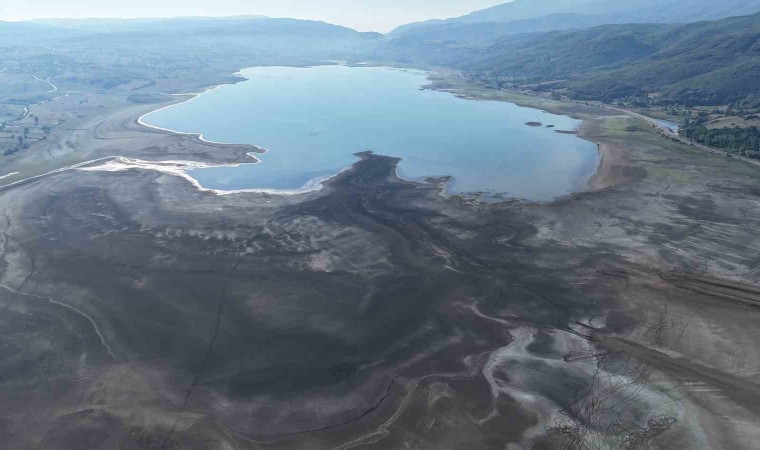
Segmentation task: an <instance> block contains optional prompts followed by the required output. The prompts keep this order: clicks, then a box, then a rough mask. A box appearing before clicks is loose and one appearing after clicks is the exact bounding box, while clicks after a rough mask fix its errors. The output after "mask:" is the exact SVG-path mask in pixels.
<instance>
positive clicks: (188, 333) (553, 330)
mask: <svg viewBox="0 0 760 450" xmlns="http://www.w3.org/2000/svg"><path fill="white" fill-rule="evenodd" d="M206 81H208V82H207V83H204V84H206V85H211V84H218V82H219V80H206ZM191 89H193V86H189V87H188V89H187V90H188V91H189V90H191ZM461 94H462V95H465V94H467V93H466V92H462V93H461ZM476 94H479V95H504V94H503V93H492V92H490V91H488V92H485V91H479V92H476ZM114 97H115V96H114ZM117 100H118V98H116V99H115V100H113V101H114V106H113V108H112V109H110V110H109V111H108V112H102V113H101V112H98V113H97V114H98V115H97V116H95V117H91V118H88V120H87V122H86V126H83V127H82V129H80V130H76V131H70V132H69V133H71V135H73V136H76V139H71V146H66V147H65V148H63V149H62V151H69V150H71V151H72V152H74V153H76V154H77V155H79V156H80V157H83V158H84V157H86V158H87V160H96V159H97V160H98V161H99V162H96V163H93V164H86V165H76V166H72V165H70V164H72V163H74V161H71V162H69V163H68V165H67V166H68V167H71V168H70V169H69V170H59V171H51V172H49V174H48V175H45V176H40V177H36V178H32V179H27V180H26V181H24V182H23V183H19V184H15V185H12V186H9V187H7V188H6V189H4V190H2V191H0V211H2V212H3V216H0V250H1V251H2V257H1V258H0V285H1V286H0V307H1V308H2V309H3V314H2V315H0V338H1V339H2V340H1V341H0V343H1V344H2V345H0V369H2V371H1V372H0V373H1V374H2V377H0V405H1V406H0V425H1V426H0V442H3V443H4V445H5V446H6V447H8V448H14V449H16V448H18V449H46V450H51V449H55V450H75V449H76V450H79V449H81V448H88V449H93V450H106V449H108V450H111V449H114V448H120V449H129V450H136V449H140V450H144V449H156V450H158V449H161V450H167V449H180V448H182V449H185V448H187V449H209V448H210V449H236V450H237V449H257V450H258V449H294V450H295V449H304V448H307V449H358V448H375V449H393V450H395V449H399V448H415V449H430V450H433V449H435V450H439V449H440V450H455V449H456V450H458V449H463V448H465V449H469V448H478V449H481V448H482V449H494V450H496V449H499V450H501V449H504V448H505V447H506V448H536V449H551V448H577V447H579V446H580V445H581V443H582V444H583V445H585V446H586V448H599V447H602V448H604V447H606V448H625V447H626V446H628V448H662V447H663V446H664V447H665V448H669V449H684V450H685V449H708V448H736V449H745V448H746V449H751V448H754V447H755V446H756V445H755V444H756V442H757V439H758V429H757V426H756V424H757V423H758V418H760V408H758V405H760V384H758V381H759V380H760V371H759V369H758V368H759V367H760V356H759V355H758V353H757V352H756V348H757V346H758V343H760V329H759V328H758V327H757V326H756V324H757V323H758V320H760V309H758V308H757V307H756V306H755V305H754V304H755V303H756V299H757V295H758V294H757V292H758V289H757V288H756V287H754V286H757V284H758V280H759V279H760V266H759V265H758V257H757V255H758V254H760V237H759V236H760V214H758V207H757V205H758V204H760V191H758V189H757V185H758V182H760V176H759V175H758V171H757V169H756V168H755V167H754V166H746V165H744V164H743V163H741V162H739V161H735V160H733V159H727V158H720V157H715V156H712V155H709V154H707V155H706V154H702V153H700V152H698V151H695V150H694V149H692V148H690V147H688V146H684V145H680V144H677V143H674V142H672V141H670V140H667V139H664V138H662V137H661V136H659V135H658V133H657V131H656V130H654V129H653V128H652V127H651V126H649V125H648V124H646V123H644V122H640V121H639V120H637V119H631V118H625V117H619V116H618V117H610V116H609V115H608V114H609V113H606V112H605V111H603V110H598V109H595V108H592V107H589V106H584V105H565V104H561V103H557V102H554V101H552V100H549V99H526V100H525V101H533V102H544V103H543V105H536V106H538V107H540V108H546V109H551V110H556V111H557V112H561V113H565V114H568V115H574V116H579V117H582V118H584V119H585V120H586V121H585V123H584V125H583V127H582V128H581V129H579V132H580V133H581V134H582V135H583V136H584V137H587V138H588V139H591V140H592V141H594V142H597V143H599V145H600V147H601V148H602V151H603V152H607V153H605V154H606V155H607V154H611V155H615V157H614V158H612V157H605V158H604V166H605V167H606V168H607V173H608V175H609V176H608V177H607V178H606V179H607V180H612V181H610V182H606V183H605V184H604V187H605V188H604V189H603V190H601V191H599V192H588V193H580V194H575V195H572V196H570V197H567V198H565V199H562V200H559V201H555V202H552V203H548V204H541V205H535V204H525V203H496V204H490V205H482V204H481V205H472V204H471V203H472V202H467V201H466V200H463V199H460V198H457V197H443V196H441V195H439V189H440V186H439V185H438V184H436V183H425V182H411V181H407V180H403V179H400V178H399V177H397V176H396V167H397V165H398V164H399V160H398V159H395V158H391V157H386V156H380V155H370V154H363V155H361V157H360V159H359V160H358V162H357V163H356V164H354V165H353V166H352V167H351V168H350V169H348V170H346V171H343V172H342V173H340V174H339V175H338V176H335V177H333V178H331V179H330V180H328V181H327V182H326V184H325V188H324V189H321V190H319V191H312V192H308V193H303V194H299V195H289V196H283V195H273V194H268V193H251V192H245V193H231V194H229V195H223V196H220V195H215V194H214V193H213V192H208V191H203V190H199V189H197V187H196V186H194V185H193V184H192V183H190V182H188V180H187V179H185V178H183V177H180V176H176V175H177V174H178V173H177V171H176V170H178V169H177V168H176V167H175V166H177V165H179V164H180V163H167V162H166V161H180V162H182V164H184V166H183V167H187V166H191V164H190V163H189V162H193V163H194V164H198V165H200V164H207V165H214V164H234V163H238V162H241V161H244V160H245V154H246V153H247V152H249V151H252V149H251V148H249V147H247V146H241V145H230V146H225V145H219V144H212V143H204V142H201V141H199V140H198V139H196V138H194V137H192V136H183V135H176V134H173V133H168V132H163V131H160V130H151V129H147V128H145V127H142V126H140V125H139V124H137V123H136V122H135V121H136V118H137V117H140V116H142V115H143V114H145V113H146V112H147V111H148V110H149V109H155V105H129V104H127V103H126V102H125V103H124V105H126V106H119V104H117V103H116V102H117ZM170 100H171V101H178V100H179V99H177V98H172V99H170ZM74 107H75V108H76V106H74ZM544 123H545V122H544ZM521 126H524V125H521ZM525 128H528V127H525ZM549 130H551V129H549ZM552 132H553V131H552ZM61 133H63V130H61ZM569 137H572V138H576V137H575V136H569ZM64 138H65V136H64ZM42 145H49V146H50V147H48V149H49V150H51V151H54V150H55V147H54V145H55V142H52V141H51V142H50V143H43V144H42ZM38 150H39V149H37V148H36V147H35V148H32V149H30V151H29V154H28V155H29V156H28V157H29V158H31V157H32V156H33V155H34V153H33V152H35V151H38ZM43 154H44V153H43ZM54 154H55V153H54ZM109 155H122V156H123V157H124V158H125V160H127V161H133V163H131V164H126V163H124V164H121V166H120V167H117V166H118V165H117V164H115V162H114V161H112V160H111V159H110V158H107V157H108V156H109ZM102 158H105V159H102ZM135 161H137V162H139V164H138V163H134V162H135ZM160 161H164V163H160ZM148 162H150V163H148ZM109 164H110V166H109ZM401 164H402V165H403V161H401ZM61 165H62V164H61ZM162 165H163V166H166V167H165V168H164V169H162V170H158V167H159V166H162ZM85 166H87V167H85ZM262 167H263V166H262ZM7 170H8V171H9V172H15V171H19V168H18V167H17V166H9V167H8V169H7ZM9 179H12V177H11V178H9Z"/></svg>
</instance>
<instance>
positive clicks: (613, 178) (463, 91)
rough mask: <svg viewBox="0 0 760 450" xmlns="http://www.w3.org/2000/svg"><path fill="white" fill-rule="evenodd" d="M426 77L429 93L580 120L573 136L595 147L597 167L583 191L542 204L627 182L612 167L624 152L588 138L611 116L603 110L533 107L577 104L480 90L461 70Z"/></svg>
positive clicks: (621, 163) (622, 163) (619, 162)
mask: <svg viewBox="0 0 760 450" xmlns="http://www.w3.org/2000/svg"><path fill="white" fill-rule="evenodd" d="M436 73H438V74H441V75H443V81H444V82H446V81H451V75H454V77H455V78H456V79H458V80H460V81H461V82H463V83H465V86H462V87H460V88H456V87H454V88H451V87H446V86H440V85H437V84H436V79H435V78H433V77H432V75H435V74H436ZM429 74H430V75H431V77H429V78H428V79H429V80H430V81H431V83H430V85H429V86H428V87H427V88H429V89H431V90H435V91H438V92H446V93H449V94H452V95H456V96H459V97H461V98H465V99H469V100H493V101H502V102H507V103H512V104H515V105H517V106H521V107H525V108H531V109H536V110H539V111H544V112H547V113H549V114H556V115H562V116H567V117H570V118H573V119H576V120H580V121H581V123H580V124H579V125H578V127H577V128H576V131H577V133H575V134H576V136H578V137H579V138H580V139H583V140H586V141H588V142H591V143H592V144H594V145H596V147H597V152H598V154H599V163H598V165H597V168H596V169H595V170H594V172H593V173H592V174H591V175H590V176H589V177H588V179H587V180H586V181H585V183H583V185H584V186H585V187H586V189H582V190H578V191H577V192H572V193H569V194H567V195H564V196H560V197H557V198H555V199H554V200H551V201H548V202H541V203H554V202H558V201H562V200H563V199H566V198H569V197H572V196H574V195H578V194H583V193H587V192H598V191H602V190H605V189H608V188H610V187H613V186H616V185H618V184H620V183H622V182H625V181H626V180H627V178H624V177H621V176H619V175H617V174H615V170H614V168H615V167H619V166H626V165H628V164H627V163H626V160H625V158H624V157H623V153H624V152H625V151H624V149H623V148H617V147H616V146H613V145H610V144H608V143H602V142H599V141H598V139H595V138H594V137H593V136H591V128H592V127H593V125H592V124H593V122H594V121H599V120H603V119H605V118H606V117H610V116H609V115H605V114H604V113H605V111H604V109H603V108H601V107H598V106H589V108H593V109H596V110H598V112H599V113H600V114H599V115H597V116H585V117H583V116H582V115H580V114H577V113H576V114H573V113H572V112H571V111H564V110H562V109H558V108H551V107H547V106H545V105H536V104H535V102H530V101H528V99H533V98H537V99H542V100H550V101H551V102H553V103H558V104H562V105H565V106H568V107H570V106H577V104H575V103H573V102H568V101H564V100H554V99H549V98H543V97H539V96H535V97H534V96H530V95H526V94H524V93H522V92H518V91H510V90H497V89H488V88H483V87H481V86H478V85H475V84H473V83H471V82H469V81H468V80H467V79H466V78H465V77H464V75H463V74H462V73H461V72H460V71H458V70H455V69H449V68H446V67H437V68H432V69H430V70H429ZM478 92H485V93H487V94H502V95H506V96H507V97H509V98H498V99H496V98H483V97H481V96H479V95H478Z"/></svg>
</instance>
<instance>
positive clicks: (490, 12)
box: [391, 0, 760, 36]
mask: <svg viewBox="0 0 760 450" xmlns="http://www.w3.org/2000/svg"><path fill="white" fill-rule="evenodd" d="M756 12H760V0H721V1H716V0H625V1H621V0H515V1H513V2H509V3H504V4H501V5H497V6H493V7H491V8H487V9H484V10H480V11H475V12H472V13H470V14H467V15H465V16H462V17H456V18H451V19H445V20H430V21H426V22H418V23H412V24H408V25H404V26H401V27H399V28H397V29H396V30H394V31H393V32H392V33H391V35H392V36H393V35H398V34H401V33H405V32H408V31H411V30H414V29H418V28H430V29H432V28H435V27H438V26H441V25H444V26H445V25H450V24H453V23H458V24H478V25H480V24H483V23H487V22H498V23H502V24H504V23H510V22H516V23H515V24H514V25H516V27H517V29H516V30H515V31H513V32H528V31H546V30H548V29H564V28H577V27H582V26H584V25H587V26H588V25H591V26H593V25H603V24H615V23H688V22H697V21H704V20H716V19H722V18H725V17H734V16H744V15H749V14H754V13H756ZM548 16H554V19H550V18H548ZM561 19H564V20H561ZM534 21H535V22H534ZM552 22H553V23H554V24H555V26H556V27H557V28H550V27H551V23H552ZM532 23H534V24H535V29H532V30H531V29H530V28H531V24H532ZM509 28H510V27H509V26H507V27H504V28H503V29H504V30H509ZM430 29H429V30H428V32H430V31H431V30H430ZM443 29H445V27H444V28H443Z"/></svg>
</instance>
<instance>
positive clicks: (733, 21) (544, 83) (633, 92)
mask: <svg viewBox="0 0 760 450" xmlns="http://www.w3.org/2000/svg"><path fill="white" fill-rule="evenodd" d="M486 30H487V28H486ZM378 53H379V54H380V56H381V57H385V58H389V59H390V58H392V59H396V60H400V61H407V62H418V63H427V64H436V65H445V66H451V67H455V68H458V69H460V70H463V71H465V72H468V73H470V74H472V75H473V76H475V77H478V78H480V79H481V80H482V81H485V82H488V83H492V84H496V85H516V84H517V85H525V84H530V85H532V87H533V88H534V89H544V90H548V89H551V90H560V91H564V92H566V93H568V94H569V95H571V96H573V97H576V98H593V99H601V100H605V101H614V100H618V99H623V98H631V97H642V98H649V99H658V100H659V101H661V102H678V103H684V104H694V105H700V104H709V105H716V104H723V103H727V102H738V101H751V102H758V101H759V100H758V97H760V95H759V94H760V14H753V15H751V16H745V17H737V18H729V19H722V20H718V21H710V22H697V23H692V24H687V25H669V24H626V25H605V26H598V27H594V28H590V29H585V30H573V31H553V32H545V33H529V34H516V35H507V36H501V37H499V38H497V39H495V40H494V41H493V42H491V43H490V44H487V45H482V44H481V45H473V44H472V43H458V44H457V43H453V42H451V41H448V42H441V41H428V42H426V43H424V44H420V43H419V42H414V43H413V42H404V41H403V40H401V39H395V40H391V41H390V42H387V43H386V44H385V45H384V46H383V47H382V48H380V49H379V50H378Z"/></svg>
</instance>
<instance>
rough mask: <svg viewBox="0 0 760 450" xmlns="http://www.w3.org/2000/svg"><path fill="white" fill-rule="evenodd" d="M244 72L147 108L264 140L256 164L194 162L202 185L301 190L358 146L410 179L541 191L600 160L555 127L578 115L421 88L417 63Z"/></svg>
mask: <svg viewBox="0 0 760 450" xmlns="http://www.w3.org/2000/svg"><path fill="white" fill-rule="evenodd" d="M241 74H242V75H243V76H244V77H246V78H247V79H248V80H247V81H244V82H241V83H238V84H234V85H225V86H222V87H220V88H218V89H216V90H213V91H209V92H207V93H205V94H203V95H201V96H200V97H198V98H196V99H195V100H193V101H190V102H185V103H181V104H178V105H175V106H172V107H169V108H165V109H162V110H159V111H156V112H154V113H151V114H149V115H147V116H145V117H144V118H143V120H144V122H145V123H147V124H150V125H153V126H157V127H161V128H167V129H171V130H176V131H181V132H188V133H202V134H203V136H204V138H205V139H208V140H211V141H218V142H227V143H247V144H254V145H257V146H260V147H263V148H266V149H267V150H268V152H267V153H264V154H261V155H257V158H259V159H260V160H261V162H260V163H258V164H244V165H241V166H239V167H215V168H207V169H198V170H193V171H191V172H190V175H191V176H192V177H193V178H195V179H197V180H198V182H199V183H200V184H201V185H202V186H203V187H205V188H209V189H220V190H242V189H252V190H257V189H258V190H283V191H297V190H302V189H305V188H308V187H309V186H313V185H314V184H315V183H314V180H320V179H325V178H328V177H329V176H331V175H334V174H336V173H338V172H340V171H341V170H342V169H345V168H347V167H350V166H351V165H352V164H353V163H355V162H356V161H357V158H356V156H354V153H357V152H361V151H365V150H372V151H374V152H375V153H378V154H383V155H389V156H397V157H399V158H401V163H400V164H399V168H398V173H399V175H400V176H401V177H403V178H406V179H410V180H419V179H424V178H425V177H429V176H444V175H448V176H452V177H453V180H452V181H451V182H450V183H449V185H448V190H449V192H455V193H470V192H488V193H490V194H504V195H506V196H509V197H518V198H523V199H527V200H535V201H545V200H551V199H552V198H556V197H559V196H562V195H566V194H568V193H571V192H574V191H578V190H582V189H583V188H584V187H585V185H586V182H587V180H588V178H589V177H590V176H591V175H592V174H593V172H594V171H595V169H596V167H597V165H598V162H599V156H598V152H597V148H596V145H594V144H592V143H591V142H588V141H585V140H583V139H580V138H578V137H577V136H575V135H572V134H560V133H556V132H555V131H554V130H574V129H575V128H576V127H577V126H578V125H579V124H580V122H579V121H577V120H574V119H571V118H569V117H565V116H559V115H554V114H549V113H545V112H542V111H539V110H535V109H530V108H522V107H519V106H516V105H513V104H510V103H504V102H495V101H475V100H465V99H461V98H457V97H455V96H454V95H452V94H449V93H444V92H436V91H431V90H423V89H421V86H423V85H425V84H427V78H426V74H425V73H424V72H420V71H413V70H405V69H392V68H385V67H345V66H318V67H311V68H291V67H260V68H251V69H245V70H243V71H241ZM526 122H541V123H542V124H543V125H542V126H537V127H530V126H526V125H525V124H526ZM546 125H554V128H547V127H546ZM316 184H317V185H318V183H316Z"/></svg>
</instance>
